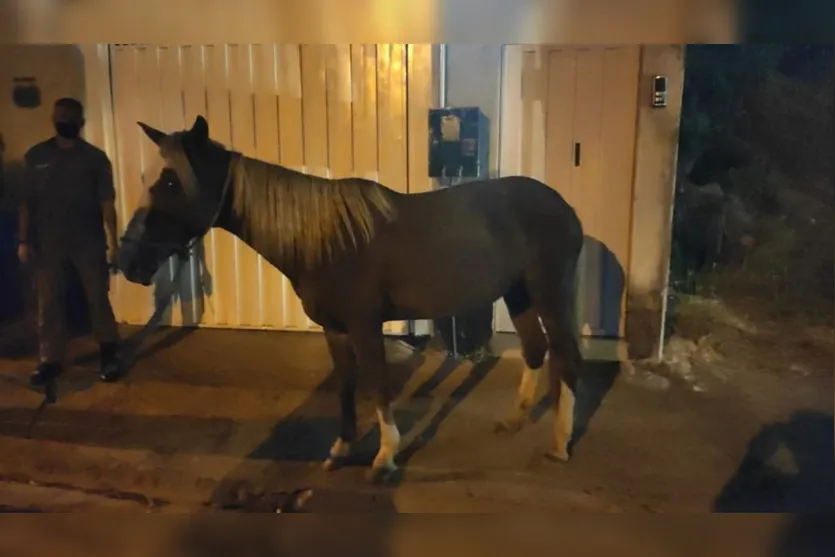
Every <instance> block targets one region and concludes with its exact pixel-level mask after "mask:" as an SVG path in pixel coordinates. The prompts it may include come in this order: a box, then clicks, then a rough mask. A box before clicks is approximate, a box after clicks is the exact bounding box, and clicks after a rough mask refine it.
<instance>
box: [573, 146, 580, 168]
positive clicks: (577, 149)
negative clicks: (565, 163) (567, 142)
mask: <svg viewBox="0 0 835 557" xmlns="http://www.w3.org/2000/svg"><path fill="white" fill-rule="evenodd" d="M574 166H580V144H579V143H575V144H574Z"/></svg>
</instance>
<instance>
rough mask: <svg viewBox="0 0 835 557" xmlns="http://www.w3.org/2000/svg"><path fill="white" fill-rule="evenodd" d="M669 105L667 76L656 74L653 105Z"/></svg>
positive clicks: (653, 81) (659, 106) (653, 82)
mask: <svg viewBox="0 0 835 557" xmlns="http://www.w3.org/2000/svg"><path fill="white" fill-rule="evenodd" d="M665 106H667V76H665V75H656V76H653V77H652V107H653V108H664V107H665Z"/></svg>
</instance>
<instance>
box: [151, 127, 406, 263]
mask: <svg viewBox="0 0 835 557" xmlns="http://www.w3.org/2000/svg"><path fill="white" fill-rule="evenodd" d="M169 138H172V136H169V137H168V138H166V139H169ZM172 139H173V138H172ZM166 147H167V148H166ZM166 147H163V150H162V151H163V156H164V157H165V158H166V160H167V162H168V164H169V165H170V166H171V167H172V168H174V170H175V171H176V172H177V175H178V178H180V180H181V181H182V182H183V183H184V186H185V187H186V188H189V189H191V191H196V189H195V188H196V186H197V184H196V180H195V178H194V172H193V171H192V169H191V166H190V165H189V163H188V159H187V158H186V156H185V152H184V151H183V148H182V140H181V138H180V140H179V141H177V142H171V143H170V144H169V145H167V146H166ZM231 164H232V167H231V168H230V174H229V178H228V179H231V180H232V183H231V184H230V186H231V193H232V194H233V195H234V200H233V211H234V212H235V214H236V216H237V217H238V218H240V219H241V221H242V222H243V225H244V231H243V232H244V234H245V237H246V239H247V240H248V241H251V242H254V243H256V244H258V246H259V247H260V248H261V249H267V250H269V251H270V252H271V253H274V254H275V255H276V256H278V257H279V258H282V259H284V260H286V261H295V260H297V258H298V260H300V262H301V263H302V264H305V265H309V266H313V265H316V264H319V263H322V262H324V261H327V260H328V259H329V258H331V257H332V256H333V255H335V254H336V253H338V252H339V251H340V250H345V249H347V248H348V247H349V243H350V245H353V246H354V247H359V246H360V245H361V242H365V243H367V242H370V241H371V240H372V238H373V237H374V235H375V232H376V227H375V220H376V218H377V217H382V218H383V219H384V220H385V221H392V220H394V219H395V218H396V217H397V214H396V210H395V208H394V206H393V205H392V203H391V198H390V192H389V191H388V190H387V189H385V188H383V187H382V186H380V185H378V184H375V183H374V182H370V181H368V180H362V179H358V178H343V179H336V180H331V179H327V178H320V177H318V176H311V175H308V174H303V173H301V172H296V171H294V170H291V169H289V168H285V167H283V166H279V165H276V164H271V163H268V162H264V161H260V160H257V159H253V158H249V157H245V156H243V155H237V154H236V156H234V157H233V158H232V163H231ZM181 169H182V170H181Z"/></svg>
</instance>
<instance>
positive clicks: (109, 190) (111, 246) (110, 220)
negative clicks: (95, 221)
mask: <svg viewBox="0 0 835 557" xmlns="http://www.w3.org/2000/svg"><path fill="white" fill-rule="evenodd" d="M96 182H97V183H96V187H97V188H98V194H99V202H100V203H101V211H102V217H104V231H105V233H106V235H107V250H108V253H110V254H113V253H114V252H115V250H116V248H117V247H118V245H119V233H118V227H117V219H116V188H115V187H114V186H113V165H112V164H111V163H110V159H108V158H107V155H105V154H104V153H102V155H101V160H100V162H99V171H98V173H97V180H96Z"/></svg>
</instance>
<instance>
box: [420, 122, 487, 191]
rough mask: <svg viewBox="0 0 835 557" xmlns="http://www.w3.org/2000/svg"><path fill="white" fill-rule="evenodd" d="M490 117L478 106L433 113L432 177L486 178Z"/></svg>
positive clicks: (430, 131) (430, 128)
mask: <svg viewBox="0 0 835 557" xmlns="http://www.w3.org/2000/svg"><path fill="white" fill-rule="evenodd" d="M488 128H489V122H488V119H487V116H485V114H484V113H483V112H482V111H481V110H480V109H479V108H477V107H462V108H433V109H430V110H429V176H431V177H432V178H486V177H487V176H488V172H489V156H490V132H489V129H488Z"/></svg>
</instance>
